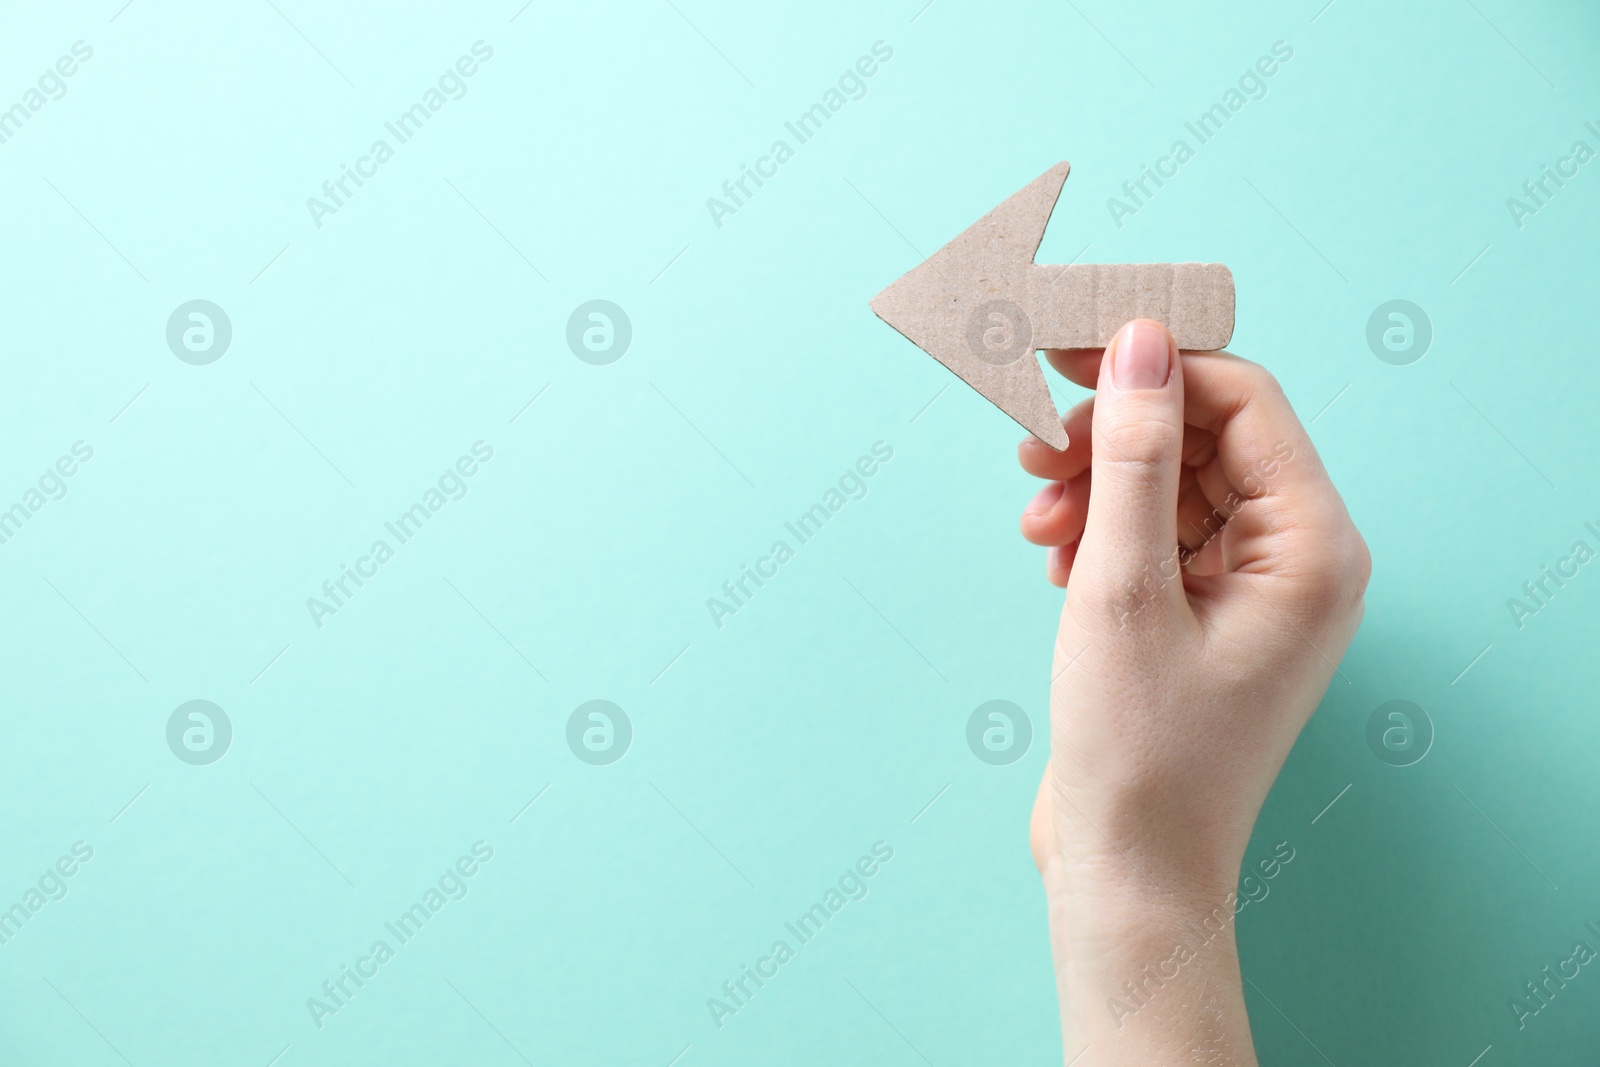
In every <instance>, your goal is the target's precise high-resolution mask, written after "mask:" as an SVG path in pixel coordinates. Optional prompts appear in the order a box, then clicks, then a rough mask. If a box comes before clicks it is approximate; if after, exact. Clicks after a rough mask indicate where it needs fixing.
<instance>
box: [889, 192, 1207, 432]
mask: <svg viewBox="0 0 1600 1067" xmlns="http://www.w3.org/2000/svg"><path fill="white" fill-rule="evenodd" d="M1069 169H1070V167H1069V165H1068V164H1066V163H1057V164H1056V165H1055V166H1053V167H1051V168H1050V169H1049V170H1047V171H1045V172H1044V173H1043V174H1042V175H1040V176H1039V177H1038V178H1036V179H1035V180H1034V181H1032V182H1031V183H1029V184H1028V185H1027V186H1025V187H1024V188H1023V189H1022V190H1021V191H1019V192H1017V193H1016V194H1014V195H1013V196H1011V198H1010V199H1008V200H1006V201H1005V202H1004V203H1002V204H1001V205H1000V206H999V207H997V208H995V209H994V210H993V211H991V212H989V213H988V214H987V215H985V216H984V217H983V218H981V219H979V220H978V221H977V222H975V223H973V224H972V225H971V226H969V227H968V228H967V229H966V230H965V231H964V232H963V233H962V234H961V235H960V236H959V237H957V238H956V239H955V240H953V241H951V242H950V243H949V244H947V245H945V246H944V247H943V248H941V249H939V251H937V252H935V253H934V254H933V255H931V256H929V257H928V258H927V259H926V260H924V261H923V262H922V264H921V265H919V266H917V267H916V268H914V269H913V270H911V271H910V272H909V273H907V274H906V275H904V276H903V277H901V278H900V280H898V281H896V282H895V283H894V284H893V285H891V286H889V287H888V288H887V289H885V290H884V291H883V292H881V293H879V294H878V295H877V296H875V297H873V298H872V310H873V311H874V312H876V313H877V315H878V317H879V318H880V319H882V320H883V321H884V322H887V323H888V324H889V325H890V326H893V327H894V328H895V329H896V330H899V331H900V332H901V333H902V334H904V335H905V337H906V338H907V339H908V340H910V341H911V342H913V343H914V344H916V345H917V347H919V348H921V349H922V350H923V351H924V352H927V353H928V354H929V355H930V356H932V357H933V358H934V359H937V360H938V361H939V362H940V363H943V364H944V365H945V366H946V367H948V368H950V370H952V371H954V372H955V374H956V375H957V376H958V377H959V378H961V380H962V381H964V382H966V383H967V384H968V385H970V386H972V387H973V388H974V389H976V390H977V391H978V392H980V393H982V394H983V395H984V397H986V398H987V399H988V400H989V401H990V402H991V403H993V404H994V405H995V406H996V407H998V408H999V409H1000V410H1001V411H1004V412H1005V413H1006V414H1007V415H1010V416H1011V417H1012V418H1013V419H1016V420H1017V422H1018V423H1020V424H1021V425H1022V427H1023V429H1025V430H1027V431H1028V432H1030V433H1032V434H1033V435H1034V436H1035V437H1038V438H1039V439H1040V440H1041V441H1044V442H1045V443H1046V444H1048V445H1050V446H1051V447H1053V448H1056V449H1065V448H1066V447H1067V434H1066V431H1065V430H1063V429H1062V428H1061V416H1060V415H1059V414H1058V413H1057V412H1056V406H1055V402H1054V401H1052V400H1051V399H1050V389H1049V387H1048V386H1047V385H1045V381H1044V373H1043V372H1042V371H1041V370H1040V369H1039V361H1038V360H1037V359H1035V358H1034V357H1033V354H1034V352H1035V351H1037V350H1038V349H1041V348H1103V347H1105V346H1106V345H1108V344H1110V343H1111V338H1112V336H1113V335H1114V334H1115V333H1116V331H1117V330H1119V329H1121V327H1122V326H1123V324H1124V323H1126V322H1127V321H1128V320H1130V319H1139V318H1145V319H1155V320H1157V321H1158V322H1162V323H1164V324H1165V325H1166V327H1167V329H1168V330H1170V331H1171V332H1172V336H1173V338H1174V340H1176V341H1177V342H1178V347H1179V348H1180V349H1185V350H1188V351H1199V352H1206V351H1212V350H1214V349H1218V348H1221V347H1223V346H1224V345H1226V344H1227V343H1228V340H1229V338H1231V337H1232V336H1233V272H1232V271H1230V270H1228V268H1227V267H1225V266H1223V265H1222V264H1220V263H1119V264H1109V265H1100V264H1087V263H1085V264H1078V263H1073V264H1041V263H1035V262H1034V261H1033V256H1034V253H1035V252H1037V251H1038V250H1039V241H1040V240H1041V239H1043V237H1044V228H1045V224H1046V223H1047V222H1049V221H1050V212H1051V211H1052V210H1054V209H1055V205H1056V199H1057V198H1058V197H1059V196H1060V195H1061V186H1062V183H1064V182H1065V181H1066V180H1067V171H1068V170H1069Z"/></svg>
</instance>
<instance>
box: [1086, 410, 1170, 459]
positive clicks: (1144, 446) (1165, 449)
mask: <svg viewBox="0 0 1600 1067" xmlns="http://www.w3.org/2000/svg"><path fill="white" fill-rule="evenodd" d="M1101 433H1102V435H1103V437H1102V441H1101V443H1102V444H1103V445H1104V446H1105V447H1103V448H1101V449H1099V450H1098V451H1097V452H1096V457H1097V458H1098V459H1099V460H1100V461H1101V463H1102V464H1103V465H1111V466H1118V465H1122V466H1140V467H1148V466H1159V465H1165V464H1174V463H1176V462H1177V461H1178V457H1179V456H1180V454H1181V453H1182V451H1183V433H1182V431H1181V429H1179V428H1178V427H1175V426H1173V425H1172V423H1171V422H1169V421H1167V420H1166V419H1163V418H1160V417H1158V416H1156V415H1129V416H1125V417H1123V418H1119V419H1117V420H1115V421H1114V422H1112V423H1111V424H1110V425H1107V426H1105V427H1103V428H1102V430H1101Z"/></svg>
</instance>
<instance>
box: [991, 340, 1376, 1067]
mask: <svg viewBox="0 0 1600 1067" xmlns="http://www.w3.org/2000/svg"><path fill="white" fill-rule="evenodd" d="M1050 360H1051V362H1052V363H1053V364H1054V366H1055V367H1056V368H1057V369H1058V370H1059V371H1061V372H1062V373H1063V374H1065V375H1066V376H1067V377H1068V378H1070V379H1072V380H1073V381H1075V382H1077V383H1079V384H1081V385H1085V386H1094V387H1095V388H1096V396H1095V397H1093V398H1092V399H1091V400H1089V401H1086V402H1085V403H1084V404H1081V405H1079V406H1078V407H1077V408H1076V409H1074V410H1073V412H1072V413H1071V414H1070V415H1069V416H1068V417H1067V418H1066V420H1065V425H1066V428H1067V432H1068V434H1069V436H1070V438H1071V445H1070V447H1069V448H1068V449H1067V451H1065V452H1056V451H1054V450H1052V449H1050V448H1049V447H1047V446H1046V445H1044V444H1043V443H1041V442H1039V441H1037V440H1035V439H1033V438H1029V439H1028V440H1027V441H1024V442H1023V443H1022V446H1021V448H1020V459H1021V462H1022V466H1023V468H1024V469H1026V470H1027V471H1028V472H1029V473H1031V474H1034V475H1037V476H1039V477H1041V478H1045V479H1048V480H1049V483H1050V484H1049V485H1047V486H1046V487H1045V489H1044V490H1043V491H1042V492H1041V493H1040V494H1039V495H1038V496H1037V497H1036V498H1035V499H1034V501H1033V502H1032V503H1031V504H1029V505H1028V510H1027V513H1026V514H1025V515H1024V516H1023V518H1022V532H1023V535H1024V536H1025V537H1026V538H1027V539H1028V540H1030V541H1032V542H1034V543H1035V544H1040V545H1047V546H1049V553H1048V560H1047V564H1046V570H1047V575H1048V577H1049V579H1050V581H1051V582H1053V583H1055V584H1056V585H1061V586H1065V587H1066V590H1067V596H1066V605H1065V607H1064V608H1063V610H1062V613H1061V625H1060V630H1059V633H1058V635H1057V639H1056V645H1055V663H1054V666H1053V668H1052V677H1053V681H1052V683H1051V729H1050V733H1051V738H1050V740H1051V754H1050V764H1049V767H1048V769H1047V770H1046V773H1045V777H1044V781H1043V782H1042V783H1041V784H1040V789H1039V796H1038V800H1037V802H1036V804H1035V807H1034V814H1033V825H1032V833H1031V838H1032V845H1033V854H1034V858H1035V860H1036V861H1037V863H1038V865H1039V869H1040V872H1041V874H1042V875H1043V877H1044V880H1045V885H1046V889H1047V893H1048V897H1049V900H1050V916H1051V937H1052V947H1053V949H1054V951H1055V961H1056V970H1057V982H1058V987H1059V991H1060V995H1061V1004H1062V1020H1063V1029H1064V1033H1065V1041H1066V1057H1067V1060H1068V1062H1070V1063H1073V1064H1075V1067H1099V1065H1107V1064H1130V1065H1138V1067H1153V1065H1161V1064H1185V1065H1192V1064H1197V1063H1199V1064H1219V1065H1221V1064H1229V1065H1234V1064H1238V1065H1246V1064H1254V1063H1255V1062H1256V1061H1255V1056H1254V1053H1253V1051H1252V1046H1251V1041H1250V1030H1249V1021H1248V1019H1247V1018H1246V1015H1245V1009H1244V998H1243V992H1242V988H1241V983H1240V976H1239V971H1238V961H1237V954H1236V951H1235V948H1234V940H1233V926H1232V918H1233V914H1234V900H1235V897H1234V891H1235V887H1236V885H1237V882H1238V877H1239V866H1240V862H1241V860H1242V858H1243V854H1244V849H1245V846H1246V844H1247V843H1248V841H1249V837H1250V830H1251V827H1252V826H1253V825H1254V822H1255V818H1256V815H1257V813H1258V812H1259V811H1260V808H1261V804H1262V802H1263V800H1264V799H1265V798H1266V795H1267V791H1268V789H1269V788H1271V786H1272V782H1273V780H1274V779H1275V778H1276V777H1277V774H1278V771H1279V769H1280V768H1281V767H1282V766H1283V761H1284V759H1285V758H1286V757H1287V755H1288V753H1289V749H1290V747H1291V746H1292V745H1293V744H1294V741H1295V738H1296V737H1297V736H1298V735H1299V733H1300V730H1301V728H1302V727H1303V726H1304V725H1305V722H1306V720H1307V719H1308V718H1309V717H1310V715H1311V713H1312V711H1313V710H1315V708H1316V706H1317V703H1318V702H1319V701H1320V699H1321V697H1322V694H1323V692H1324V690H1325V689H1326V688H1327V686H1328V683H1329V680H1330V679H1331V678H1332V677H1333V675H1334V671H1335V669H1336V666H1335V665H1336V664H1337V663H1338V662H1339V659H1340V657H1341V656H1343V654H1344V651H1345V649H1346V647H1348V645H1349V643H1350V640H1351V638H1352V636H1353V635H1354V634H1355V630H1356V627H1357V625H1358V624H1359V622H1360V620H1361V614H1362V594H1363V592H1364V590H1365V589H1366V584H1367V578H1368V575H1369V573H1370V568H1371V565H1370V559H1369V556H1368V554H1367V548H1366V545H1365V543H1364V542H1363V541H1362V539H1361V536H1360V534H1359V533H1357V532H1356V529H1355V526H1354V525H1353V524H1352V523H1351V521H1350V516H1349V514H1348V513H1347V512H1346V510H1345V507H1344V503H1343V502H1342V501H1341V500H1340V498H1339V494H1338V492H1337V491H1336V490H1335V489H1334V487H1333V484H1332V483H1331V482H1330V481H1329V480H1328V474H1327V471H1326V470H1324V469H1323V466H1322V463H1321V461H1320V460H1319V459H1318V458H1317V454H1316V451H1315V450H1314V449H1313V448H1312V447H1311V442H1310V439H1309V438H1308V437H1307V435H1306V431H1305V428H1304V427H1303V426H1301V425H1300V421H1299V420H1298V419H1297V418H1296V417H1295V414H1294V412H1293V411H1292V410H1291V409H1290V407H1289V403H1288V400H1287V399H1286V398H1285V397H1284V394H1283V391H1282V390H1281V389H1280V388H1279V386H1278V383H1277V382H1276V381H1275V380H1274V379H1273V377H1272V376H1271V375H1270V374H1268V373H1267V372H1266V371H1265V370H1263V369H1262V368H1261V367H1259V366H1257V365H1256V364H1253V363H1249V362H1246V361H1245V360H1242V359H1239V358H1237V357H1235V356H1233V355H1231V354H1229V353H1226V352H1217V353H1185V354H1183V355H1182V356H1181V358H1180V356H1179V353H1178V352H1177V349H1176V347H1175V345H1174V344H1173V342H1172V339H1171V337H1170V336H1169V335H1168V333H1167V331H1166V329H1165V328H1163V327H1162V326H1161V325H1160V324H1159V323H1155V322H1151V321H1148V320H1138V321H1135V322H1131V323H1129V324H1128V325H1126V326H1125V327H1123V329H1122V330H1121V331H1120V332H1119V333H1118V334H1117V336H1116V338H1115V339H1114V340H1113V341H1112V343H1111V345H1110V347H1108V348H1107V349H1106V350H1105V352H1104V353H1101V352H1098V351H1064V352H1052V353H1050ZM1219 927H1221V928H1222V929H1221V932H1220V933H1216V934H1214V935H1213V936H1207V935H1208V932H1213V931H1215V930H1217V928H1219ZM1074 1056H1078V1057H1080V1058H1078V1059H1073V1057H1074Z"/></svg>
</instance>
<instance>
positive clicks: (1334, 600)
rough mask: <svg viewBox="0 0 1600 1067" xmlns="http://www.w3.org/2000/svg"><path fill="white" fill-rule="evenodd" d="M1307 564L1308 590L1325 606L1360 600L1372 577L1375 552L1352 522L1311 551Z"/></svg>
mask: <svg viewBox="0 0 1600 1067" xmlns="http://www.w3.org/2000/svg"><path fill="white" fill-rule="evenodd" d="M1305 565H1306V580H1307V583H1308V587H1309V588H1308V590H1307V591H1308V593H1310V594H1311V595H1312V597H1313V598H1314V599H1315V600H1316V602H1317V603H1319V604H1321V605H1323V606H1325V607H1344V606H1348V605H1350V604H1353V603H1357V602H1359V601H1360V600H1361V598H1362V596H1363V595H1364V594H1365V593H1366V589H1367V583H1368V582H1369V581H1371V579H1372V552H1371V550H1370V549H1368V548H1367V542H1366V540H1365V539H1363V538H1362V536H1361V534H1359V533H1358V532H1357V531H1356V529H1355V528H1354V527H1353V526H1351V527H1347V528H1346V530H1345V531H1344V532H1343V533H1341V534H1339V535H1338V536H1336V537H1331V538H1328V539H1327V540H1326V541H1324V542H1323V543H1322V544H1321V545H1319V546H1318V547H1317V548H1316V549H1315V550H1314V551H1312V552H1310V553H1308V554H1307V558H1306V561H1305Z"/></svg>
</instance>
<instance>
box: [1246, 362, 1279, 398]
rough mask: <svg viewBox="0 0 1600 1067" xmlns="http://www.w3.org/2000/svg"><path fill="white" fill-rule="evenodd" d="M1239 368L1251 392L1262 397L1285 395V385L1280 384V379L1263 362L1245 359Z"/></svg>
mask: <svg viewBox="0 0 1600 1067" xmlns="http://www.w3.org/2000/svg"><path fill="white" fill-rule="evenodd" d="M1239 370H1240V373H1241V374H1242V375H1243V377H1244V381H1245V384H1246V385H1247V386H1249V388H1250V392H1251V393H1253V394H1255V395H1257V396H1262V397H1273V396H1283V395H1284V393H1283V386H1282V385H1281V384H1279V382H1278V379H1277V378H1276V377H1275V376H1274V375H1273V373H1272V372H1271V371H1269V370H1268V369H1267V368H1265V367H1263V366H1262V365H1261V364H1259V363H1252V362H1250V361H1249V360H1245V361H1244V363H1243V365H1242V366H1241V367H1240V368H1239Z"/></svg>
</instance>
